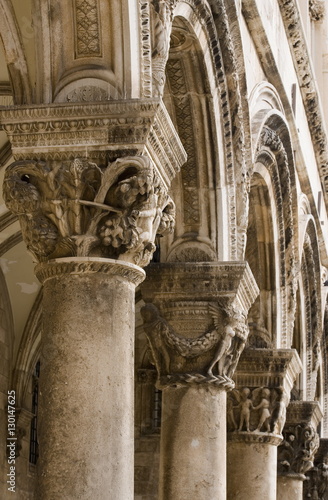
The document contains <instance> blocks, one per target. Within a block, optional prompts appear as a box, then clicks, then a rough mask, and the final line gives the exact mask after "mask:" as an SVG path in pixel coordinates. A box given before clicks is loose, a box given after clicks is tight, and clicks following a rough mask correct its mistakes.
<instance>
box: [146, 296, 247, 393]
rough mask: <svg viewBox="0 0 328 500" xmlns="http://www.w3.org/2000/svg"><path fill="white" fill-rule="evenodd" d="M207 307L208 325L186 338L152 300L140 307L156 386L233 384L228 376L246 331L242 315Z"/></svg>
mask: <svg viewBox="0 0 328 500" xmlns="http://www.w3.org/2000/svg"><path fill="white" fill-rule="evenodd" d="M208 310H209V314H210V315H211V316H212V321H213V323H212V326H211V327H210V328H209V329H208V330H207V331H206V332H205V333H204V334H203V335H201V336H199V337H196V338H186V337H182V336H180V335H178V334H177V333H176V332H175V331H174V329H173V328H172V326H171V325H170V324H169V323H168V322H167V321H166V320H165V319H164V318H162V317H161V316H160V314H159V311H158V309H157V308H156V307H155V306H154V305H153V304H146V305H145V306H144V307H143V308H142V309H141V314H142V317H143V320H144V329H145V332H146V334H147V337H148V340H149V343H150V347H151V350H152V354H153V358H154V361H155V365H156V368H157V371H158V374H159V387H165V386H182V385H186V384H203V383H210V384H212V385H215V386H222V387H226V388H233V387H234V382H233V381H232V379H231V377H232V375H233V373H234V371H235V368H236V366H237V363H238V360H239V357H240V354H241V352H242V350H243V349H244V346H245V343H246V339H247V335H248V327H247V324H246V322H245V315H244V314H243V313H242V312H237V311H232V310H230V311H227V310H226V311H223V313H222V311H221V310H220V308H219V307H218V306H216V305H213V304H209V305H208ZM224 316H225V320H223V321H222V317H224Z"/></svg>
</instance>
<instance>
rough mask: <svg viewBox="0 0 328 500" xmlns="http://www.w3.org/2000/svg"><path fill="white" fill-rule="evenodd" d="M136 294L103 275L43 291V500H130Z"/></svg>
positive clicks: (58, 279) (74, 278)
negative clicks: (91, 499)
mask: <svg viewBox="0 0 328 500" xmlns="http://www.w3.org/2000/svg"><path fill="white" fill-rule="evenodd" d="M126 267H128V266H126ZM130 267H135V266H130ZM140 272H142V271H141V270H140ZM134 288H135V285H134V284H133V283H132V282H131V281H130V280H129V279H127V278H125V277H123V276H120V275H115V274H110V275H107V274H105V273H101V272H99V273H82V274H73V273H68V274H61V275H60V276H55V277H52V278H49V279H47V280H46V281H45V283H44V302H43V308H44V310H43V314H44V319H43V332H42V356H41V376H40V412H41V415H40V428H39V443H40V459H39V490H38V498H39V499H40V500H41V499H42V500H59V499H61V500H65V499H67V500H73V499H79V500H83V499H85V500H86V499H90V498H91V496H92V498H94V499H95V500H100V499H103V500H132V499H133V455H134V453H133V442H134V438H133V429H134V418H133V397H134V382H133V370H134V366H133V352H134Z"/></svg>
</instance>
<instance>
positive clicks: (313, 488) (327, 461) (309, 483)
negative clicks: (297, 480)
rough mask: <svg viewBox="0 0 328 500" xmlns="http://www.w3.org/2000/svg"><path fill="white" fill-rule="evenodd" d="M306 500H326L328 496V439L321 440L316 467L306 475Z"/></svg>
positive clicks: (304, 496) (316, 457)
mask: <svg viewBox="0 0 328 500" xmlns="http://www.w3.org/2000/svg"><path fill="white" fill-rule="evenodd" d="M306 479H307V480H306V481H304V494H303V498H304V499H306V500H307V499H309V500H326V498H327V494H328V439H323V438H322V439H320V445H319V449H318V451H317V453H316V455H315V460H314V467H313V469H311V470H309V471H308V472H307V473H306Z"/></svg>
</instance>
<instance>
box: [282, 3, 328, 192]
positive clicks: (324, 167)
mask: <svg viewBox="0 0 328 500" xmlns="http://www.w3.org/2000/svg"><path fill="white" fill-rule="evenodd" d="M278 3H279V6H280V12H281V16H282V19H283V22H284V25H285V30H286V34H287V38H288V41H289V44H290V48H291V54H292V57H293V60H294V64H295V68H296V71H297V76H298V82H299V87H300V91H301V95H302V99H303V104H304V107H305V110H306V114H307V119H308V123H309V128H310V133H311V137H312V142H313V146H314V151H315V155H316V160H317V164H318V168H319V174H320V177H321V181H322V184H323V186H325V189H324V193H325V196H326V200H327V193H328V151H327V135H326V130H325V125H324V123H325V121H324V117H323V112H322V110H321V105H320V99H319V95H318V91H317V88H316V84H315V81H316V80H315V77H314V74H313V70H312V65H311V62H310V58H309V56H308V49H307V43H306V40H305V35H304V32H303V23H302V20H301V15H300V12H299V8H298V5H297V1H296V0H278ZM313 4H319V2H317V1H316V0H314V2H313Z"/></svg>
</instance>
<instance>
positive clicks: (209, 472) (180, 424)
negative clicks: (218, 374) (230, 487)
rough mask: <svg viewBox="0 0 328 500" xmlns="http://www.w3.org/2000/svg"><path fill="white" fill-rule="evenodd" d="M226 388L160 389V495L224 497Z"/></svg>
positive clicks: (164, 498) (168, 498) (203, 499)
mask: <svg viewBox="0 0 328 500" xmlns="http://www.w3.org/2000/svg"><path fill="white" fill-rule="evenodd" d="M225 414H226V391H225V390H224V389H218V388H211V387H210V386H209V385H204V386H202V387H194V386H190V387H181V388H167V389H165V390H164V393H163V413H162V433H161V463H160V495H159V498H160V500H177V499H179V500H190V499H195V500H196V499H197V500H208V499H212V498H213V499H215V500H225V499H226V460H225V456H226V421H225V417H224V416H225Z"/></svg>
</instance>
